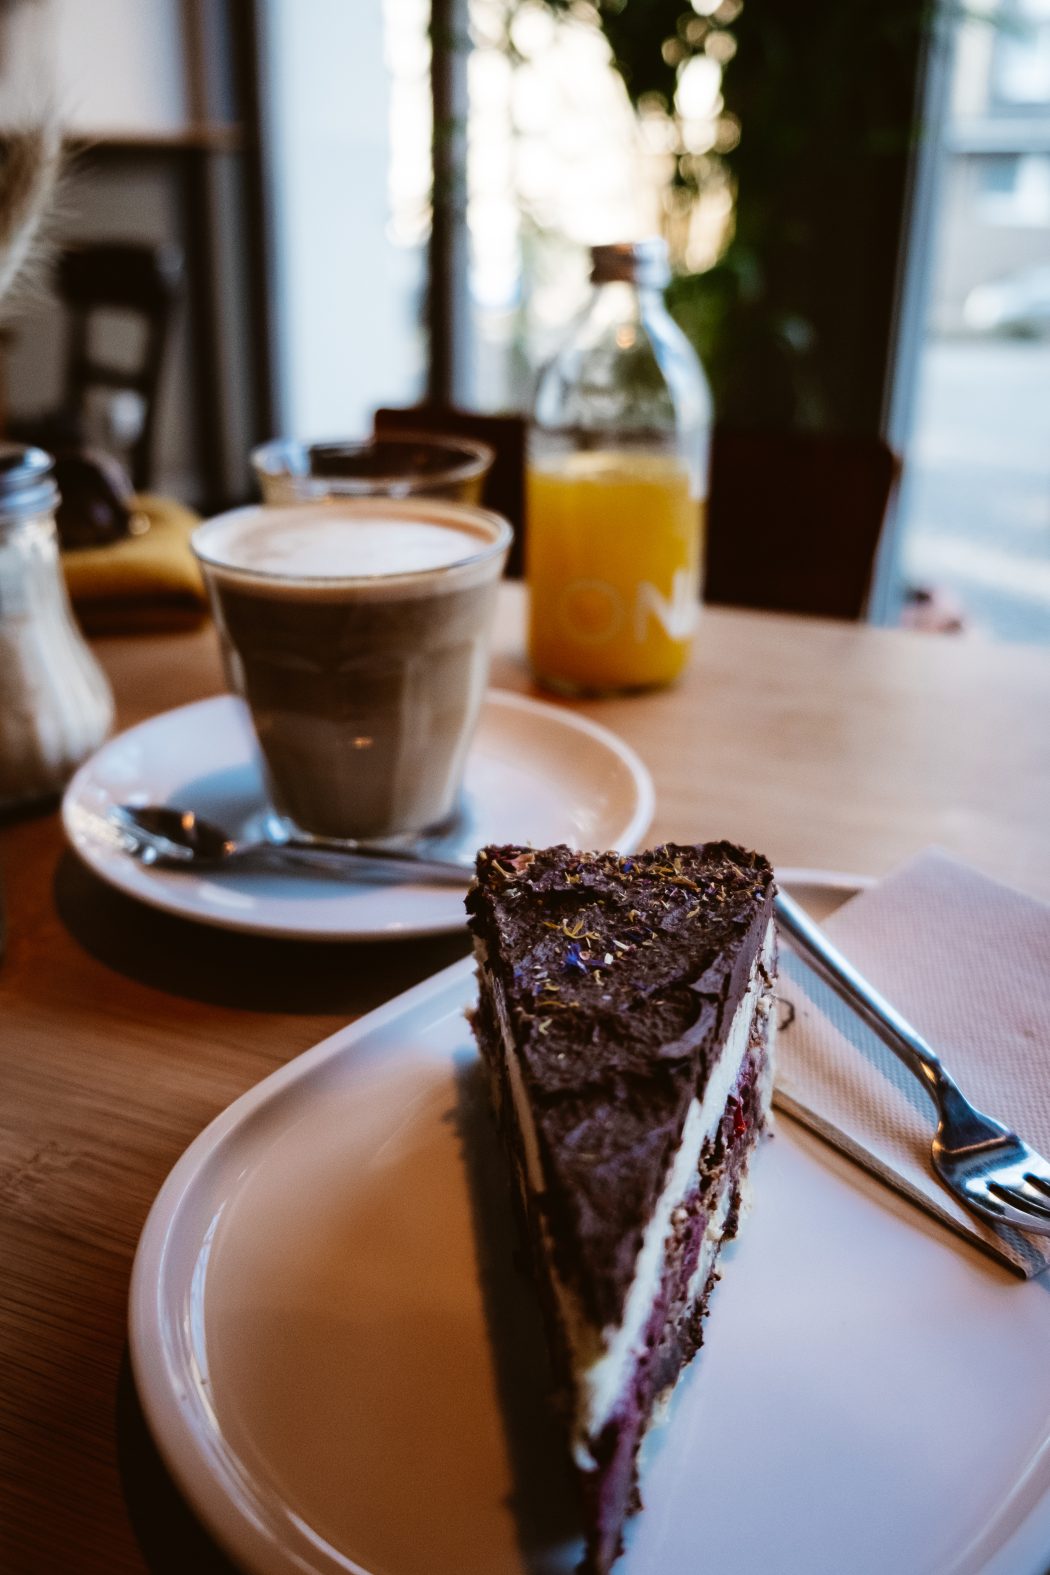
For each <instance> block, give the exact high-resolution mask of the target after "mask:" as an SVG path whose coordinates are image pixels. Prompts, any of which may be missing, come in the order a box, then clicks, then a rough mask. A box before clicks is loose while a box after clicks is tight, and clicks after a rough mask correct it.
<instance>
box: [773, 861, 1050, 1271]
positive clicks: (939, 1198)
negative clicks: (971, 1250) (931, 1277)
mask: <svg viewBox="0 0 1050 1575" xmlns="http://www.w3.org/2000/svg"><path fill="white" fill-rule="evenodd" d="M823 927H824V929H825V931H826V933H827V934H828V936H829V937H830V938H831V939H832V940H834V942H835V944H836V946H838V948H839V950H840V951H842V952H843V953H844V954H845V955H846V956H847V957H848V958H849V959H850V960H851V961H852V962H853V963H855V964H856V965H857V967H858V968H859V969H860V971H861V972H862V973H863V974H865V976H866V977H867V978H868V979H869V980H870V981H871V983H872V984H874V985H875V987H876V988H877V989H878V990H880V991H881V992H882V994H883V995H884V996H886V997H887V999H888V1000H890V1001H891V1002H892V1003H893V1004H894V1005H895V1006H896V1007H897V1008H898V1010H900V1011H901V1012H903V1014H904V1016H905V1017H906V1018H908V1019H909V1021H910V1022H911V1023H912V1024H913V1025H914V1026H915V1027H916V1028H917V1029H918V1030H919V1032H920V1033H921V1034H922V1035H923V1036H924V1037H925V1039H926V1040H927V1042H928V1043H929V1044H930V1045H932V1046H933V1048H934V1049H935V1050H936V1051H937V1052H938V1054H939V1055H940V1056H941V1059H942V1060H943V1061H944V1064H945V1066H946V1067H947V1069H948V1071H949V1072H950V1073H951V1074H952V1076H953V1077H954V1078H955V1080H956V1082H957V1083H958V1084H959V1086H960V1087H961V1088H962V1091H963V1093H964V1094H965V1095H966V1096H967V1098H968V1099H970V1100H971V1101H972V1102H973V1103H974V1104H975V1105H976V1106H977V1107H978V1109H980V1110H983V1111H985V1112H986V1113H987V1114H988V1115H991V1116H995V1117H996V1118H997V1119H998V1120H999V1121H1002V1122H1005V1124H1006V1125H1007V1126H1010V1127H1012V1128H1013V1130H1014V1131H1015V1132H1017V1133H1018V1134H1019V1135H1020V1136H1021V1137H1022V1138H1024V1139H1025V1140H1026V1142H1028V1143H1030V1144H1031V1145H1032V1147H1033V1148H1035V1149H1037V1150H1038V1151H1039V1152H1040V1153H1042V1154H1045V1155H1047V1156H1048V1157H1050V906H1047V905H1046V904H1044V903H1041V902H1038V901H1036V900H1035V899H1034V898H1031V897H1025V896H1022V895H1021V894H1020V893H1019V892H1016V891H1013V890H1011V889H1010V888H1009V887H1006V886H1002V885H1000V884H999V883H998V882H996V881H993V880H989V879H988V878H987V877H986V876H984V875H981V874H978V872H977V871H976V870H973V869H970V868H969V866H967V865H965V864H961V863H959V862H957V861H956V860H955V859H952V858H950V857H949V856H948V855H947V854H944V853H941V852H939V851H937V850H932V851H929V852H926V853H923V854H921V855H920V856H919V857H918V858H916V859H915V860H914V861H913V862H911V863H910V864H908V865H906V866H905V867H903V868H902V869H900V870H898V871H896V872H895V873H894V874H892V875H890V876H888V877H887V878H886V879H885V880H883V881H880V882H879V884H878V885H876V886H873V887H871V888H870V889H869V890H867V891H864V892H862V893H861V894H860V895H859V896H857V897H853V898H851V899H850V901H849V902H847V903H846V904H845V905H844V906H843V907H842V908H840V909H839V910H838V911H837V912H836V913H834V914H833V915H832V916H831V918H829V919H828V920H827V921H826V922H825V924H824V926H823ZM779 993H780V997H781V1003H782V1004H781V1012H780V1016H781V1029H782V1031H781V1034H780V1036H779V1040H778V1066H777V1088H776V1101H777V1104H778V1105H780V1106H781V1107H782V1108H783V1109H784V1110H786V1111H788V1112H789V1113H790V1114H791V1115H792V1116H795V1117H796V1118H797V1119H798V1120H800V1121H802V1122H804V1123H805V1124H806V1125H807V1126H809V1127H812V1128H813V1130H814V1131H816V1132H818V1133H820V1134H821V1136H822V1137H825V1138H827V1139H828V1140H829V1141H830V1142H832V1143H834V1144H835V1145H836V1147H838V1148H840V1149H842V1150H843V1151H844V1152H845V1153H847V1154H848V1155H850V1157H851V1158H853V1159H855V1160H857V1161H859V1162H860V1164H862V1165H865V1166H866V1167H867V1168H868V1169H869V1170H871V1171H873V1172H874V1173H875V1175H877V1176H879V1177H880V1178H881V1179H882V1180H883V1181H885V1182H888V1183H889V1184H890V1185H891V1186H893V1187H896V1188H897V1189H898V1190H899V1191H900V1192H902V1193H904V1194H905V1196H907V1197H909V1198H911V1199H912V1200H913V1201H914V1202H915V1203H917V1204H919V1205H920V1206H921V1207H923V1208H925V1209H928V1210H929V1211H930V1212H931V1213H932V1214H935V1215H936V1216H937V1218H938V1219H940V1220H943V1221H944V1223H945V1224H946V1225H949V1226H951V1227H952V1228H954V1229H955V1230H957V1231H959V1232H960V1233H961V1234H962V1235H964V1236H966V1237H968V1238H969V1239H970V1240H971V1241H974V1242H977V1243H979V1244H980V1245H981V1246H983V1247H985V1248H986V1249H987V1250H989V1251H990V1252H992V1253H994V1254H995V1256H996V1257H998V1258H1000V1259H1002V1260H1003V1261H1004V1262H1005V1263H1007V1264H1009V1265H1010V1266H1011V1267H1012V1268H1015V1269H1018V1270H1020V1271H1021V1273H1022V1274H1025V1275H1034V1274H1038V1273H1040V1271H1041V1270H1043V1269H1045V1268H1046V1267H1047V1265H1048V1264H1050V1237H1047V1236H1042V1237H1040V1236H1035V1235H1031V1234H1029V1233H1022V1232H1020V1231H1015V1230H1012V1229H1010V1228H1009V1227H1003V1228H1001V1229H1000V1228H997V1227H995V1226H992V1225H985V1224H984V1223H983V1222H982V1221H980V1220H979V1219H978V1218H977V1216H976V1215H973V1214H971V1213H970V1212H969V1211H968V1210H966V1209H964V1208H963V1207H962V1205H961V1204H959V1203H957V1202H956V1201H955V1199H954V1198H953V1197H952V1195H951V1193H949V1192H948V1191H946V1189H945V1188H944V1187H943V1186H942V1185H941V1184H940V1182H939V1181H938V1180H937V1177H936V1175H935V1174H934V1172H933V1170H932V1168H931V1165H930V1143H931V1140H932V1138H933V1132H934V1127H935V1125H936V1121H935V1116H934V1108H933V1104H932V1102H931V1100H930V1099H929V1097H928V1096H927V1094H926V1093H925V1090H924V1089H923V1088H922V1086H921V1085H920V1083H919V1082H918V1081H917V1079H916V1078H914V1077H913V1076H912V1074H911V1073H910V1072H908V1071H907V1070H906V1069H905V1067H904V1066H903V1065H902V1064H901V1063H900V1062H899V1061H898V1060H897V1058H896V1057H895V1056H894V1055H893V1053H892V1051H890V1050H889V1049H888V1048H887V1047H886V1046H885V1045H883V1043H882V1041H881V1040H880V1039H879V1038H878V1037H877V1036H876V1035H875V1033H874V1032H873V1031H871V1030H869V1029H868V1028H867V1027H866V1026H865V1025H864V1024H863V1023H861V1022H860V1021H859V1019H858V1018H857V1017H856V1016H855V1015H854V1014H853V1013H852V1012H851V1011H850V1009H849V1008H848V1007H847V1006H846V1005H845V1004H844V1003H842V1002H841V1001H840V1000H839V998H838V997H837V996H836V995H835V994H834V992H833V991H831V990H830V989H829V988H827V987H826V986H824V985H823V984H821V983H820V981H819V980H817V979H816V977H815V976H814V975H813V973H812V972H810V971H809V970H808V969H806V968H805V967H804V965H803V964H801V963H800V962H799V961H798V959H796V958H795V956H794V954H793V953H792V952H791V951H790V949H789V947H788V945H787V943H786V942H782V943H781V982H780V991H779Z"/></svg>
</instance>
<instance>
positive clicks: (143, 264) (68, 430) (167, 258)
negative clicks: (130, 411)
mask: <svg viewBox="0 0 1050 1575" xmlns="http://www.w3.org/2000/svg"><path fill="white" fill-rule="evenodd" d="M182 285H183V258H182V253H181V251H180V249H179V248H178V247H176V246H173V245H159V246H153V245H142V244H137V243H134V242H119V241H114V242H104V243H97V244H91V245H84V246H79V247H76V248H74V249H71V250H69V251H67V252H66V253H65V254H64V255H63V256H62V257H61V259H60V260H59V263H58V268H57V270H56V276H55V288H56V291H57V294H58V297H59V299H60V300H61V302H62V304H63V305H64V306H65V307H66V309H67V311H68V313H69V317H70V329H69V346H68V351H67V355H66V368H65V390H64V393H63V397H62V402H61V404H60V405H59V407H58V409H56V410H55V411H53V412H51V413H50V414H48V415H45V416H42V417H40V418H38V419H36V420H33V421H28V422H23V423H20V427H21V430H20V431H19V433H18V434H17V435H18V436H20V437H23V438H24V439H25V440H26V441H33V442H38V443H40V444H42V446H43V447H45V448H52V449H62V448H65V447H70V446H76V445H78V444H81V443H83V442H84V441H85V437H86V431H85V421H84V416H85V409H86V405H87V401H88V398H89V395H90V392H91V390H92V389H96V388H102V389H111V390H123V389H129V390H131V391H133V392H134V393H136V394H138V396H139V397H140V399H141V401H142V410H143V414H142V425H141V427H140V429H139V432H138V435H137V436H136V438H135V440H134V442H133V443H132V444H131V446H130V448H129V450H128V451H127V453H126V455H124V456H121V457H122V458H125V459H126V462H127V464H128V466H129V469H130V472H131V479H132V482H133V483H134V486H135V488H136V490H140V491H141V490H144V489H148V488H149V487H150V486H151V485H152V482H153V438H154V431H155V426H156V415H157V394H158V391H159V387H160V378H161V373H162V370H163V367H164V360H165V354H166V351H167V348H168V344H169V340H170V335H171V328H172V323H173V319H174V312H175V307H176V305H177V302H178V299H179V296H180V294H181V291H182ZM100 311H116V312H121V313H124V314H128V315H130V316H133V317H135V318H137V319H138V320H139V323H140V325H141V329H142V332H141V339H140V344H141V348H140V353H139V356H138V359H137V361H136V362H135V363H134V364H132V365H130V366H122V365H118V364H117V363H116V362H114V361H111V360H109V359H106V358H104V357H103V356H101V355H99V354H98V353H97V352H95V351H94V350H93V349H92V337H93V336H92V327H93V324H94V323H95V321H96V314H97V313H99V312H100Z"/></svg>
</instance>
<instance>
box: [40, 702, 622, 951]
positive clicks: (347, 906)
mask: <svg viewBox="0 0 1050 1575" xmlns="http://www.w3.org/2000/svg"><path fill="white" fill-rule="evenodd" d="M464 798H465V814H464V819H463V823H462V825H461V827H460V828H459V829H458V831H457V833H456V834H455V836H454V837H451V838H449V839H447V840H445V841H443V842H440V843H438V842H435V843H433V844H432V846H433V849H434V852H435V853H436V854H438V855H439V856H444V857H446V858H455V857H457V856H460V855H462V854H467V855H471V854H473V851H474V849H475V848H477V847H480V846H481V845H482V844H483V843H486V842H532V843H535V844H536V846H537V847H544V846H549V845H550V844H552V843H555V842H568V843H569V844H570V845H571V846H574V847H582V848H598V847H602V848H620V849H622V850H623V851H625V852H627V851H630V850H631V849H632V848H634V847H636V846H637V844H638V841H639V839H640V838H641V837H642V836H643V835H644V833H645V831H646V829H647V828H648V825H649V822H650V820H651V819H652V814H653V788H652V782H651V779H650V777H649V773H648V771H647V770H646V768H645V766H643V764H642V762H641V761H640V760H639V758H638V756H637V755H636V754H635V753H634V750H633V749H629V748H628V746H627V745H626V744H625V743H623V741H622V740H621V739H619V738H617V737H616V735H615V734H614V733H610V732H609V731H608V730H607V729H606V728H604V727H598V726H597V725H596V724H595V723H594V722H590V721H588V720H587V719H586V718H585V717H581V716H577V715H575V714H574V713H573V712H571V711H567V710H563V709H560V708H558V707H556V706H552V705H544V704H543V703H542V702H541V701H538V700H531V699H529V698H527V697H526V696H524V695H515V694H509V693H506V692H504V691H503V690H498V689H493V690H490V691H489V693H488V695H487V696H486V699H485V705H484V707H483V709H482V713H481V720H480V722H479V724H478V730H477V733H476V734H475V737H474V743H473V745H472V747H471V751H470V755H469V757H468V761H467V769H466V778H465V788H464ZM120 803H130V804H164V803H171V804H178V805H185V806H186V807H188V808H191V809H195V810H197V812H198V813H199V814H201V815H202V816H204V817H206V818H207V819H210V820H214V821H215V822H216V824H218V825H220V826H223V827H225V828H226V829H227V830H228V831H229V832H230V833H231V834H232V835H234V836H252V835H258V834H259V833H260V830H261V827H262V823H263V821H264V820H265V816H266V813H267V809H266V802H265V796H264V792H263V784H262V776H261V774H260V768H259V761H258V756H257V754H256V749H255V741H254V737H253V734H252V730H251V724H250V723H249V721H248V717H247V713H246V711H245V709H244V707H243V706H242V705H241V703H240V701H238V700H235V699H233V698H232V697H231V696H229V695H221V696H219V697H218V698H217V699H214V700H201V701H199V702H198V703H197V704H195V705H187V706H181V707H180V708H179V709H178V710H175V711H165V712H164V713H162V715H160V716H155V717H152V718H151V719H150V720H149V721H148V722H143V723H141V724H140V725H139V726H138V727H133V728H130V729H129V730H128V731H127V732H126V733H121V734H120V735H119V736H118V737H116V738H112V739H110V740H109V741H108V743H105V744H103V746H102V748H101V749H100V750H98V752H97V753H96V754H95V755H93V756H92V757H91V759H90V760H89V761H87V762H86V764H85V765H83V766H82V767H81V768H80V770H79V771H78V772H77V774H76V776H75V777H74V778H73V780H72V782H71V783H70V784H69V787H68V788H67V789H66V793H65V796H64V798H63V800H62V821H63V825H64V826H65V829H66V834H67V836H68V837H69V840H70V842H71V843H72V845H73V847H74V848H75V849H76V851H77V852H78V853H79V854H80V856H81V858H82V859H83V860H84V861H85V863H87V864H88V865H89V866H90V867H91V868H92V869H93V870H94V871H95V873H96V874H97V875H100V876H101V877H102V879H103V880H105V881H108V882H109V883H110V884H111V885H113V886H117V887H119V888H120V890H121V891H124V892H126V893H127V894H128V895H129V896H131V897H137V898H139V899H140V900H141V901H142V902H148V903H150V904H151V905H152V906H153V907H155V908H163V909H165V910H166V911H167V912H169V913H176V914H180V915H181V916H182V917H183V918H186V919H195V920H198V921H199V922H201V923H204V924H216V925H220V926H222V927H223V928H225V929H233V930H248V931H252V932H255V933H256V934H260V935H281V936H289V937H298V938H303V939H310V938H311V937H312V938H315V939H318V940H369V939H374V938H377V937H380V936H392V935H403V936H412V935H434V934H439V933H441V932H443V931H446V930H456V929H460V928H461V927H462V925H463V896H462V893H461V892H458V891H456V890H455V888H450V887H445V888H441V887H439V886H425V885H415V884H412V883H410V882H407V881H406V882H405V883H403V884H402V883H397V884H394V883H382V884H380V883H375V884H365V883H360V882H358V883H355V882H353V881H350V880H347V879H345V878H344V877H342V876H339V877H331V878H329V877H327V876H325V875H316V874H314V873H313V872H310V873H300V872H298V871H297V872H295V873H292V872H291V871H289V872H287V873H285V872H281V873H279V874H273V873H270V872H266V873H263V872H261V871H244V870H240V871H229V872H223V873H222V874H219V875H215V874H208V875H190V874H180V873H177V872H175V873H173V872H172V871H170V870H158V869H151V868H150V867H149V866H147V865H143V864H139V863H137V862H136V861H135V860H134V859H132V858H131V857H129V855H128V854H127V853H125V852H123V851H122V849H121V847H120V845H119V841H118V840H117V839H115V838H114V835H113V832H112V829H111V828H110V827H109V826H108V824H107V821H106V815H107V812H108V811H109V810H110V809H111V808H112V806H113V805H114V804H120Z"/></svg>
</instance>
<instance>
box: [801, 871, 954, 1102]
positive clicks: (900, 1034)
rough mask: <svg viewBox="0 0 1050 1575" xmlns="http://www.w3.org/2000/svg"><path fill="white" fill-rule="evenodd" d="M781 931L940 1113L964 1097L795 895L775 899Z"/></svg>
mask: <svg viewBox="0 0 1050 1575" xmlns="http://www.w3.org/2000/svg"><path fill="white" fill-rule="evenodd" d="M775 907H776V916H777V922H778V924H779V927H780V929H781V931H782V933H784V934H785V935H787V936H788V938H789V939H790V940H791V941H792V942H793V943H794V944H795V946H796V949H797V950H798V951H800V952H802V953H803V954H804V955H805V956H806V958H807V959H808V960H809V962H810V963H811V965H812V967H813V970H814V972H815V973H816V974H817V975H818V977H819V978H821V979H823V981H824V983H825V984H827V985H830V987H831V988H832V989H833V990H834V991H835V992H836V994H837V995H840V996H841V997H842V999H843V1000H844V1001H845V1002H846V1003H847V1005H849V1006H851V1007H853V1009H854V1011H856V1012H857V1014H858V1015H859V1016H860V1017H861V1018H863V1020H864V1021H865V1022H866V1023H867V1024H868V1026H869V1027H870V1028H873V1029H874V1030H875V1032H876V1033H877V1034H878V1035H879V1038H880V1039H882V1041H883V1043H884V1044H886V1045H888V1046H889V1048H890V1049H891V1050H892V1051H893V1053H894V1055H896V1056H898V1057H899V1058H900V1060H901V1061H903V1062H904V1065H905V1066H906V1067H907V1068H908V1070H909V1071H910V1072H914V1074H915V1076H916V1077H917V1078H919V1080H920V1081H921V1082H922V1083H924V1084H925V1086H926V1091H927V1093H928V1094H929V1096H930V1098H931V1099H932V1100H933V1102H934V1104H935V1105H936V1106H937V1112H938V1114H939V1115H942V1114H943V1113H944V1111H945V1107H946V1105H947V1104H948V1103H950V1102H951V1101H952V1100H953V1097H959V1090H958V1088H957V1086H956V1084H955V1082H954V1081H953V1079H952V1078H951V1077H949V1075H948V1073H947V1072H946V1071H945V1069H944V1066H943V1064H942V1062H941V1058H940V1056H939V1055H938V1054H937V1052H936V1051H935V1050H931V1048H930V1046H929V1045H928V1044H927V1043H926V1041H925V1039H924V1038H923V1037H922V1035H921V1034H920V1033H918V1032H917V1031H916V1030H915V1029H914V1028H913V1027H912V1026H911V1024H910V1023H909V1022H908V1021H907V1020H906V1019H905V1018H904V1017H902V1016H901V1014H900V1012H898V1011H897V1009H896V1007H894V1006H891V1005H890V1003H889V1001H887V1000H886V998H885V997H884V996H882V995H880V994H879V992H878V990H876V989H875V987H874V985H871V984H869V983H868V981H867V979H865V977H864V975H863V974H862V973H860V972H858V970H857V969H856V968H854V966H853V964H852V963H851V962H850V961H849V959H848V958H847V957H844V956H843V955H842V953H841V952H840V951H839V949H838V947H837V946H833V945H832V944H831V942H830V941H829V940H828V938H827V936H826V935H825V934H824V932H823V930H822V929H821V928H820V926H819V925H817V924H815V923H814V922H813V920H812V919H811V918H810V917H809V914H808V913H806V912H805V910H804V909H802V908H800V907H799V905H798V903H797V902H796V901H795V900H794V898H793V897H789V896H788V895H787V893H786V892H784V891H778V892H777V895H776V899H775Z"/></svg>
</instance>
